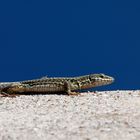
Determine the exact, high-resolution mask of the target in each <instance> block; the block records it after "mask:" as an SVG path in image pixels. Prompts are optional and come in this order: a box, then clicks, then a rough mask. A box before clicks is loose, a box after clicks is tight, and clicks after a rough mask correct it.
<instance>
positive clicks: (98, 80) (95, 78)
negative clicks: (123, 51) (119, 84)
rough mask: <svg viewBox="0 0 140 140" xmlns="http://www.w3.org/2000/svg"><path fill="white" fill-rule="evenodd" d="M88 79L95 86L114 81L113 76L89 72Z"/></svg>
mask: <svg viewBox="0 0 140 140" xmlns="http://www.w3.org/2000/svg"><path fill="white" fill-rule="evenodd" d="M89 80H90V81H91V83H92V84H94V85H95V86H102V85H108V84H111V83H112V82H113V81H114V78H113V77H111V76H108V75H105V74H102V73H100V74H91V75H89Z"/></svg>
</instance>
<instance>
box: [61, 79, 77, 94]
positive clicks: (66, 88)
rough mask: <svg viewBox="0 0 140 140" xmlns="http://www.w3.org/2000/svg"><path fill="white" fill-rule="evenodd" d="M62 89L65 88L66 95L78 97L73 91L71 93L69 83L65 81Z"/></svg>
mask: <svg viewBox="0 0 140 140" xmlns="http://www.w3.org/2000/svg"><path fill="white" fill-rule="evenodd" d="M64 87H65V92H66V93H67V94H68V95H78V94H79V93H78V92H75V91H71V83H70V82H69V81H66V82H65V83H64Z"/></svg>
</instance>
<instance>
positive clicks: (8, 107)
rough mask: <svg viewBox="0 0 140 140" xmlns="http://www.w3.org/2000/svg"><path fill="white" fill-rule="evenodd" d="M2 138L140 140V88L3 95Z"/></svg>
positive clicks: (17, 139)
mask: <svg viewBox="0 0 140 140" xmlns="http://www.w3.org/2000/svg"><path fill="white" fill-rule="evenodd" d="M0 139H1V140H32V139H33V140H46V139H47V140H66V139H67V140H100V139H104V140H132V139H135V140H139V139H140V91H139V90H135V91H119V90H118V91H102V92H95V93H94V92H87V93H82V94H81V95H78V96H67V95H28V96H26V95H22V96H18V97H16V98H9V97H3V98H0Z"/></svg>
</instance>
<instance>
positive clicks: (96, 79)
mask: <svg viewBox="0 0 140 140" xmlns="http://www.w3.org/2000/svg"><path fill="white" fill-rule="evenodd" d="M113 81H114V78H113V77H110V76H107V75H105V74H90V75H85V76H79V77H55V78H48V77H43V78H40V79H35V80H27V81H20V82H8V83H0V91H1V93H6V94H13V93H18V94H20V93H25V94H26V93H27V92H31V93H54V92H58V93H59V92H65V93H67V94H69V95H70V94H78V92H75V91H77V90H81V89H88V88H93V87H97V86H103V85H108V84H111V83H112V82H113Z"/></svg>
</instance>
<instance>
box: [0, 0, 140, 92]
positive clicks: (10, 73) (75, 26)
mask: <svg viewBox="0 0 140 140" xmlns="http://www.w3.org/2000/svg"><path fill="white" fill-rule="evenodd" d="M89 73H106V74H108V75H111V76H114V77H115V79H116V82H115V83H114V84H113V85H110V86H107V87H102V88H100V89H99V90H102V89H103V90H105V89H107V90H109V89H110V90H113V89H138V88H139V87H140V4H139V3H138V1H129V0H127V1H124V0H121V1H113V0H112V1H111V0H106V1H105V0H100V1H94V0H85V1H83V0H70V1H67V0H51V1H47V0H45V1H42V0H41V1H36V0H18V1H14V0H13V1H12V0H9V1H7V0H5V1H4V2H2V1H0V81H16V80H25V79H32V78H38V77H42V76H44V75H48V76H50V77H51V76H77V75H83V74H89Z"/></svg>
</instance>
